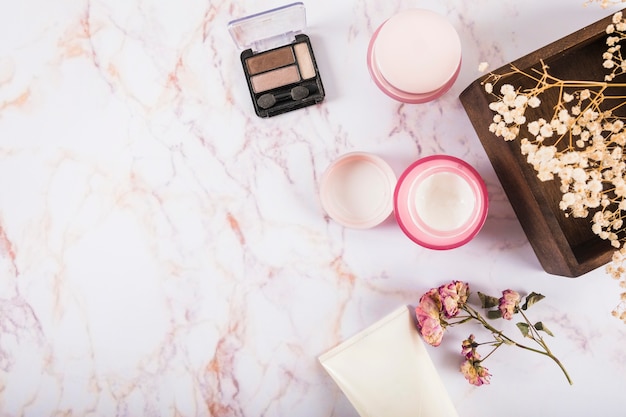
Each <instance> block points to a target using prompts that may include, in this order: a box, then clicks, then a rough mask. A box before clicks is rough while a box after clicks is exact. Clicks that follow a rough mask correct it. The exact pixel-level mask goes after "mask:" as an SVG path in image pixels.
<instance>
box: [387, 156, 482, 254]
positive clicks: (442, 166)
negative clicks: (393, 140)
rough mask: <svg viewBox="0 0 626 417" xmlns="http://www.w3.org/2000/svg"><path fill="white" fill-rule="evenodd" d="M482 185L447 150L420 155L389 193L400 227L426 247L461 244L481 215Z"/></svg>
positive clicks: (475, 230)
mask: <svg viewBox="0 0 626 417" xmlns="http://www.w3.org/2000/svg"><path fill="white" fill-rule="evenodd" d="M488 206H489V200H488V196H487V187H486V186H485V183H484V181H483V180H482V178H481V177H480V175H479V174H478V172H477V171H476V170H475V169H474V168H473V167H472V166H470V165H469V164H468V163H466V162H465V161H463V160H461V159H458V158H455V157H453V156H448V155H435V156H429V157H426V158H422V159H420V160H418V161H416V162H414V163H413V164H412V165H411V166H409V167H408V168H407V169H406V170H405V171H404V173H403V174H402V175H401V176H400V179H399V180H398V184H397V185H396V189H395V193H394V209H395V216H396V220H397V222H398V224H399V225H400V228H401V229H402V231H403V232H404V233H405V234H406V235H407V236H408V237H409V238H410V239H411V240H413V241H414V242H416V243H417V244H419V245H421V246H424V247H427V248H430V249H453V248H456V247H459V246H461V245H464V244H466V243H467V242H469V241H470V240H472V238H474V236H476V234H478V232H479V231H480V229H481V228H482V226H483V224H484V223H485V220H486V218H487V211H488Z"/></svg>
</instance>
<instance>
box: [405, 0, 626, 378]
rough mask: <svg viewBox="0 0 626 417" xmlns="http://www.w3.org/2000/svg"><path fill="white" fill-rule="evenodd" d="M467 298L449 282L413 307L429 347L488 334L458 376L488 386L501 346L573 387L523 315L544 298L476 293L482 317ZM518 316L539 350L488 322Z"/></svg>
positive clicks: (460, 285)
mask: <svg viewBox="0 0 626 417" xmlns="http://www.w3.org/2000/svg"><path fill="white" fill-rule="evenodd" d="M624 1H626V0H624ZM469 296H470V292H469V285H468V284H466V283H464V282H462V281H452V282H450V283H448V284H444V285H441V286H440V287H438V288H431V289H430V290H429V291H428V292H427V293H425V294H424V295H422V297H421V298H420V301H419V305H418V306H417V307H415V315H416V319H417V329H418V330H419V332H420V334H421V335H422V337H423V339H424V340H425V341H426V342H427V343H428V344H430V345H432V346H439V345H440V344H441V342H442V339H443V334H444V331H445V330H446V329H447V328H448V327H453V326H456V325H461V324H464V323H469V322H475V323H476V322H477V323H478V324H480V325H481V326H482V327H483V328H484V329H486V330H487V331H489V332H490V333H491V336H492V340H490V341H485V342H481V343H478V342H476V339H475V337H474V335H473V334H470V335H469V337H468V338H467V339H465V340H463V342H462V343H461V354H462V355H463V362H462V364H461V373H462V374H463V376H464V377H465V379H467V381H468V382H469V383H470V384H472V385H476V386H481V385H485V384H489V383H490V379H491V373H489V369H487V368H485V367H484V366H482V363H483V362H484V361H485V360H486V359H487V358H488V357H490V356H491V355H492V354H493V353H494V352H495V351H496V350H498V349H499V348H500V347H502V346H516V347H518V348H521V349H524V350H527V351H532V352H538V353H540V354H543V355H545V356H547V357H549V358H551V359H552V360H553V361H554V362H556V364H557V365H558V366H559V367H560V368H561V370H562V371H563V374H564V375H565V377H566V378H567V381H568V382H569V383H570V384H571V383H572V380H571V378H570V377H569V374H568V373H567V371H566V370H565V367H564V366H563V364H562V363H561V361H559V359H558V358H557V357H556V356H554V354H552V352H551V351H550V349H549V348H548V345H547V344H546V341H545V339H544V338H543V336H542V334H546V335H548V336H553V334H552V332H551V331H550V330H548V328H547V327H546V326H545V325H544V324H543V322H541V321H538V322H536V323H534V324H533V322H531V321H530V320H529V319H528V317H527V316H526V314H525V313H524V311H525V310H527V309H528V308H530V307H531V306H532V305H534V304H535V303H537V302H538V301H541V300H542V299H543V298H545V297H544V296H543V295H541V294H539V293H536V292H531V293H530V294H528V295H527V296H525V301H524V302H523V304H522V298H521V297H520V295H519V293H517V292H516V291H513V290H510V289H507V290H505V291H502V297H500V298H497V297H492V296H490V295H487V294H484V293H481V292H478V298H479V300H480V305H481V308H483V309H485V310H486V312H487V313H486V315H484V316H483V315H482V314H481V313H479V311H478V310H476V309H475V308H474V307H473V306H472V305H471V303H469V302H468V300H469ZM520 312H521V316H522V318H523V320H524V321H523V322H520V323H517V328H518V329H519V330H520V332H521V333H522V335H523V336H524V337H525V338H531V339H532V340H533V341H534V342H536V343H537V344H538V345H539V349H538V348H536V347H531V346H527V345H524V344H522V343H520V342H518V341H516V340H514V339H513V338H511V337H509V336H507V335H505V334H504V333H503V332H502V331H501V330H498V329H497V328H495V327H494V326H493V325H492V324H491V323H490V320H496V319H500V318H504V319H507V320H511V318H512V317H513V315H514V314H516V313H520ZM479 348H480V349H488V348H490V349H491V351H488V352H487V354H486V355H485V356H484V358H483V357H482V356H481V354H479V353H478V349H479Z"/></svg>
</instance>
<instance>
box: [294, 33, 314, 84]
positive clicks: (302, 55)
mask: <svg viewBox="0 0 626 417" xmlns="http://www.w3.org/2000/svg"><path fill="white" fill-rule="evenodd" d="M293 49H294V50H295V52H296V58H297V59H298V66H299V67H300V74H301V75H302V79H304V80H308V79H309V78H313V77H315V66H314V65H313V59H312V58H311V51H310V50H309V45H307V44H306V43H304V42H302V43H297V44H296V45H295V46H294V47H293Z"/></svg>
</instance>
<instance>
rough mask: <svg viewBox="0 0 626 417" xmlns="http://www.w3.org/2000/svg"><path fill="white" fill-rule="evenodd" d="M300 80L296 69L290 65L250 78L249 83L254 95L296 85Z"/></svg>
mask: <svg viewBox="0 0 626 417" xmlns="http://www.w3.org/2000/svg"><path fill="white" fill-rule="evenodd" d="M300 79H301V78H300V72H299V71H298V67H296V66H295V65H290V66H288V67H282V68H278V69H275V70H273V71H268V72H264V73H262V74H258V75H254V76H252V77H250V83H251V84H252V89H253V90H254V92H255V93H262V92H264V91H268V90H271V89H273V88H278V87H282V86H285V85H287V84H293V83H297V82H298V81H300Z"/></svg>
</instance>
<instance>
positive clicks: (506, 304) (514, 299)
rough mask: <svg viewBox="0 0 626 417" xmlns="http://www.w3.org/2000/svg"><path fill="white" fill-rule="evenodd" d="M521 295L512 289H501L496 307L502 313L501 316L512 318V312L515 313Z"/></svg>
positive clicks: (507, 318)
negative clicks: (500, 295)
mask: <svg viewBox="0 0 626 417" xmlns="http://www.w3.org/2000/svg"><path fill="white" fill-rule="evenodd" d="M520 300H521V297H520V295H519V293H518V292H516V291H513V290H504V291H502V297H500V300H499V304H498V309H499V310H500V313H502V318H503V319H506V320H511V319H512V318H513V314H515V312H516V310H517V308H518V306H519V302H520Z"/></svg>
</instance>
